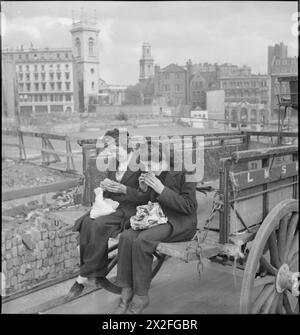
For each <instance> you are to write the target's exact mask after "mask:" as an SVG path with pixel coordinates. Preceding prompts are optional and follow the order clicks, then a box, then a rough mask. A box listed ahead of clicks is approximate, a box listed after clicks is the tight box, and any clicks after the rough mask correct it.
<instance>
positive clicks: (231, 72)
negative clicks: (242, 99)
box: [192, 63, 251, 78]
mask: <svg viewBox="0 0 300 335" xmlns="http://www.w3.org/2000/svg"><path fill="white" fill-rule="evenodd" d="M192 72H193V73H196V72H216V73H217V75H218V78H222V77H230V76H233V77H235V76H250V75H251V67H250V66H247V65H243V66H237V65H234V64H230V63H224V64H218V63H213V64H211V63H198V64H193V65H192Z"/></svg>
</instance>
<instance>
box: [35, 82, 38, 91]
mask: <svg viewBox="0 0 300 335" xmlns="http://www.w3.org/2000/svg"><path fill="white" fill-rule="evenodd" d="M34 88H35V90H36V91H38V90H39V83H35V84H34Z"/></svg>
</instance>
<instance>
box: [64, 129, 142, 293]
mask: <svg viewBox="0 0 300 335" xmlns="http://www.w3.org/2000/svg"><path fill="white" fill-rule="evenodd" d="M104 136H105V138H106V139H107V138H108V136H109V137H110V138H112V139H113V141H112V142H110V143H109V144H108V146H107V147H106V148H105V150H106V155H107V154H111V153H112V155H113V156H115V155H114V154H115V153H116V151H115V150H116V148H118V161H117V164H116V165H117V170H116V169H115V168H112V169H108V171H107V178H106V180H105V181H106V183H104V184H103V182H102V183H100V185H101V187H102V188H103V189H104V192H103V197H104V198H109V199H112V200H114V201H117V202H119V206H118V208H117V209H116V211H115V212H114V213H112V214H109V215H104V216H100V217H98V218H96V219H92V218H90V211H88V212H87V213H86V214H85V215H83V216H82V217H80V218H79V219H78V220H76V222H75V225H74V227H73V231H78V232H79V233H80V236H79V245H80V276H79V277H78V278H77V279H76V281H75V283H74V284H73V286H72V287H71V289H70V291H69V293H68V297H69V298H74V297H76V296H78V295H80V294H81V292H82V291H83V289H84V284H85V282H86V281H87V279H88V278H95V279H96V282H100V283H101V278H103V277H105V276H106V271H107V265H108V240H109V238H110V237H116V236H117V235H118V234H119V233H120V232H121V231H122V230H123V229H124V223H125V222H126V221H128V218H130V216H132V215H134V214H135V211H136V206H137V204H138V202H137V201H136V200H135V199H137V198H138V197H137V192H138V191H137V189H138V183H139V182H138V178H139V176H140V171H139V170H138V171H131V170H130V168H129V167H130V162H131V160H135V161H137V157H136V155H135V153H133V152H132V150H127V152H126V149H127V148H128V142H127V145H126V148H124V147H123V144H122V143H119V130H118V129H114V130H112V131H108V132H106V134H105V135H104ZM127 136H128V133H127ZM102 154H103V152H102ZM113 159H116V157H114V158H113ZM111 163H112V164H111V166H113V165H114V164H113V163H114V161H113V160H111ZM116 165H115V166H116ZM120 166H121V168H120ZM131 198H132V199H131Z"/></svg>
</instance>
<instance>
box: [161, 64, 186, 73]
mask: <svg viewBox="0 0 300 335" xmlns="http://www.w3.org/2000/svg"><path fill="white" fill-rule="evenodd" d="M185 71H186V70H185V69H184V68H183V67H182V66H179V65H176V64H174V63H172V64H170V65H168V66H166V67H164V68H163V69H161V72H185Z"/></svg>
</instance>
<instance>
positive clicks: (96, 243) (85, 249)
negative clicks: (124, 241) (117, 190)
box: [80, 211, 123, 278]
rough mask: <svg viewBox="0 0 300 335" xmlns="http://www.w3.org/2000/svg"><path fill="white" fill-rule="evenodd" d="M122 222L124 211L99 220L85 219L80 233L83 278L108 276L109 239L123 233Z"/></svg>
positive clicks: (81, 273)
mask: <svg viewBox="0 0 300 335" xmlns="http://www.w3.org/2000/svg"><path fill="white" fill-rule="evenodd" d="M122 220H123V212H122V211H116V212H115V213H113V214H110V215H106V216H101V217H99V218H97V219H90V218H86V219H85V221H84V222H83V226H82V231H81V232H80V263H81V265H80V275H81V276H83V277H89V278H95V277H103V276H105V275H106V271H107V264H108V255H107V253H108V239H109V238H110V237H111V236H114V235H117V234H118V233H119V232H120V231H121V223H122ZM87 226H88V227H87Z"/></svg>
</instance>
